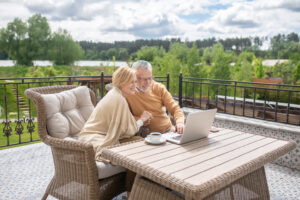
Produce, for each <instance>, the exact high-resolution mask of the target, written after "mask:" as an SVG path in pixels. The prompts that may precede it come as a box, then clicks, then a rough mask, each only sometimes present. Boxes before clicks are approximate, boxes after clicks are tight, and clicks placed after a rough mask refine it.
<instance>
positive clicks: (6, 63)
mask: <svg viewBox="0 0 300 200" xmlns="http://www.w3.org/2000/svg"><path fill="white" fill-rule="evenodd" d="M14 65H15V61H13V60H0V67H12V66H14ZM33 65H34V66H42V67H46V66H52V65H53V63H52V62H51V61H49V60H35V61H33ZM74 65H75V66H80V67H82V66H86V67H99V66H110V67H112V66H114V65H115V66H117V67H121V66H128V65H129V63H127V62H124V61H116V62H113V61H101V60H80V61H76V62H75V63H74Z"/></svg>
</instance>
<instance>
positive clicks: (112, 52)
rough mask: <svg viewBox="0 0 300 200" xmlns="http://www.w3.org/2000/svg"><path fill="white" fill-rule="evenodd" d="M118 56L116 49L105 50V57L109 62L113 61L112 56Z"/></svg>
mask: <svg viewBox="0 0 300 200" xmlns="http://www.w3.org/2000/svg"><path fill="white" fill-rule="evenodd" d="M117 55H118V51H117V49H116V48H110V49H108V50H107V52H106V57H107V58H108V59H109V60H112V59H113V56H114V57H116V56H117Z"/></svg>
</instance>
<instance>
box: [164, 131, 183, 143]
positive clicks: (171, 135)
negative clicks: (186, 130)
mask: <svg viewBox="0 0 300 200" xmlns="http://www.w3.org/2000/svg"><path fill="white" fill-rule="evenodd" d="M163 137H164V138H166V139H170V138H172V139H174V140H178V141H179V140H180V139H181V135H180V134H178V133H174V132H168V133H164V134H163Z"/></svg>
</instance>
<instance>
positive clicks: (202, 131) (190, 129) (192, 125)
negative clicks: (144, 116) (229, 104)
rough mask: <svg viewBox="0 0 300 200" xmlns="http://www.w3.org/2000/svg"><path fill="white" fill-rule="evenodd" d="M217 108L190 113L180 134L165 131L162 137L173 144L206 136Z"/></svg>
mask: <svg viewBox="0 0 300 200" xmlns="http://www.w3.org/2000/svg"><path fill="white" fill-rule="evenodd" d="M216 112H217V109H210V110H204V111H199V112H195V113H190V114H189V115H188V116H187V118H186V124H185V127H184V130H183V133H182V134H178V133H174V132H167V133H164V134H163V137H165V138H166V139H167V141H169V142H172V143H175V144H184V143H187V142H191V141H194V140H199V139H201V138H204V137H207V136H208V134H209V130H210V128H211V126H212V123H213V121H214V119H215V115H216Z"/></svg>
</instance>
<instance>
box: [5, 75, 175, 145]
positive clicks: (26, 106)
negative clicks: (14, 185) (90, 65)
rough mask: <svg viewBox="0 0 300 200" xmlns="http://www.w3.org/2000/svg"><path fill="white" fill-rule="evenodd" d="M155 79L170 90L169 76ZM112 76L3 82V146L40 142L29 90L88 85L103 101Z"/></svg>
mask: <svg viewBox="0 0 300 200" xmlns="http://www.w3.org/2000/svg"><path fill="white" fill-rule="evenodd" d="M154 79H155V80H156V81H158V82H161V83H163V84H165V86H166V87H167V88H169V74H167V75H166V76H160V77H159V76H157V77H154ZM111 81H112V76H111V75H104V73H103V72H102V73H101V75H99V76H61V77H35V78H8V79H0V147H6V146H11V145H16V144H23V143H29V142H34V141H38V140H39V137H38V134H37V129H36V121H35V119H36V110H35V106H34V105H33V103H32V102H31V100H28V99H27V98H26V96H25V95H24V91H25V90H26V89H27V88H33V87H42V86H51V85H86V86H88V87H89V88H90V89H92V90H93V91H94V92H95V94H96V95H97V98H98V100H100V99H101V98H102V97H103V96H104V95H105V94H106V92H107V91H106V89H105V85H106V84H108V83H111Z"/></svg>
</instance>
